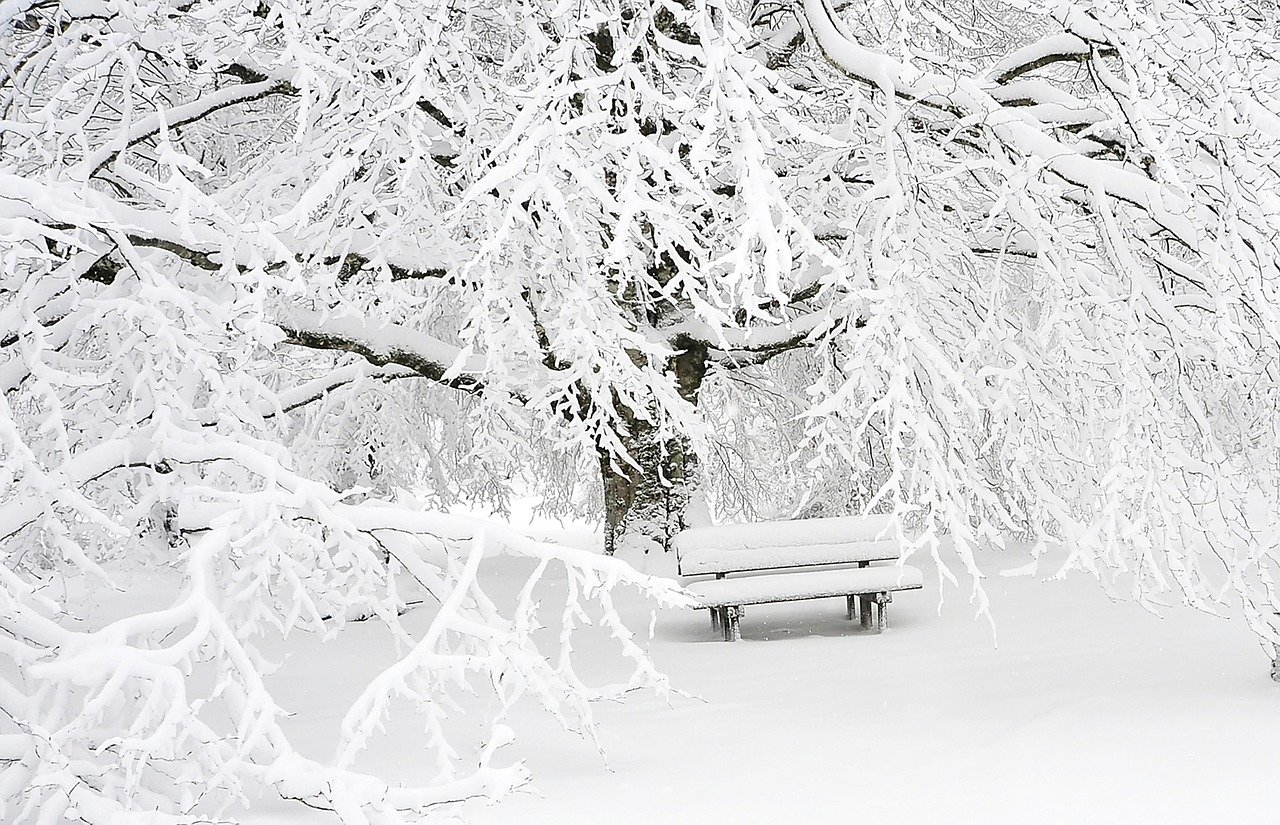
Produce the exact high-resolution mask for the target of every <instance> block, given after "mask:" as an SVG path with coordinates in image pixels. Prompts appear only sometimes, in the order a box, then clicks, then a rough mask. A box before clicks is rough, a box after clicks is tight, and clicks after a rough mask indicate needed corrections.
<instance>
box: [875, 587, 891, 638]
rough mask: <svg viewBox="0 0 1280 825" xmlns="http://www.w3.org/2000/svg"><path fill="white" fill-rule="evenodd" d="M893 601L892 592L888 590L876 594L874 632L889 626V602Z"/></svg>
mask: <svg viewBox="0 0 1280 825" xmlns="http://www.w3.org/2000/svg"><path fill="white" fill-rule="evenodd" d="M891 601H893V594H892V593H889V592H884V593H877V594H876V632H877V633H879V632H880V631H882V630H884V629H885V628H886V627H888V626H889V602H891Z"/></svg>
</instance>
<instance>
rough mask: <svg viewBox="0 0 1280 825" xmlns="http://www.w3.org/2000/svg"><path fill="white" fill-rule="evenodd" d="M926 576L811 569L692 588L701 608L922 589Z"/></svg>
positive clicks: (905, 571) (897, 570)
mask: <svg viewBox="0 0 1280 825" xmlns="http://www.w3.org/2000/svg"><path fill="white" fill-rule="evenodd" d="M923 586H924V576H923V575H922V574H921V573H920V571H919V570H918V569H917V568H915V567H909V566H907V565H903V566H901V567H899V566H898V565H896V564H895V565H890V566H886V567H857V568H851V569H847V570H810V571H805V572H801V573H775V574H772V575H767V576H743V577H741V578H736V579H715V580H712V581H702V582H697V583H695V584H691V585H688V586H687V587H686V588H685V589H687V590H688V591H689V592H690V593H692V594H693V595H694V597H695V598H697V599H698V606H699V607H721V606H725V605H738V606H741V605H748V604H768V603H770V602H789V601H801V600H803V599H822V598H827V597H829V596H847V595H851V594H861V593H880V592H886V591H895V590H919V589H920V588H921V587H923Z"/></svg>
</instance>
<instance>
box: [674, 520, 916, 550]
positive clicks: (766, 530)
mask: <svg viewBox="0 0 1280 825" xmlns="http://www.w3.org/2000/svg"><path fill="white" fill-rule="evenodd" d="M892 522H893V520H892V517H890V516H836V517H832V518H809V519H792V520H789V521H756V522H749V523H747V524H716V525H709V526H707V527H691V528H689V529H688V530H682V531H681V532H679V533H677V534H676V535H675V536H674V537H673V538H672V540H671V546H672V547H673V548H674V549H675V550H676V551H677V552H684V551H701V550H712V549H716V550H747V549H751V548H756V547H793V546H796V545H804V544H840V543H842V542H850V541H878V540H880V539H886V538H893V535H892V530H891V529H890V528H891V526H892Z"/></svg>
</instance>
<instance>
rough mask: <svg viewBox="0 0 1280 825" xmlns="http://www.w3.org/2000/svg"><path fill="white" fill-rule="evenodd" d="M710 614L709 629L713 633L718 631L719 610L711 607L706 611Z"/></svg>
mask: <svg viewBox="0 0 1280 825" xmlns="http://www.w3.org/2000/svg"><path fill="white" fill-rule="evenodd" d="M707 612H709V613H710V614H711V629H712V630H713V631H719V630H720V608H718V607H712V608H709V609H708V611H707Z"/></svg>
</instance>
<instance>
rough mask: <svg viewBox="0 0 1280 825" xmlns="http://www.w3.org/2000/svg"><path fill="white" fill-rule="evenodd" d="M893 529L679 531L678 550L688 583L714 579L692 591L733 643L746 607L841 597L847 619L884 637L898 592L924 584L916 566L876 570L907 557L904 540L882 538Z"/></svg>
mask: <svg viewBox="0 0 1280 825" xmlns="http://www.w3.org/2000/svg"><path fill="white" fill-rule="evenodd" d="M889 528H890V524H889V517H888V516H869V517H863V518H819V519H803V520H799V521H770V522H757V523H755V524H730V525H722V526H715V527H694V528H691V529H689V530H684V531H683V532H681V533H678V534H677V535H676V536H675V537H674V538H673V539H672V547H673V549H674V550H675V552H676V559H677V564H678V569H679V573H680V576H681V577H682V578H685V577H704V576H714V578H713V579H702V580H699V581H693V582H686V583H685V589H686V590H688V591H689V592H690V593H692V594H693V595H694V597H695V599H696V600H697V603H696V607H698V608H699V609H703V608H705V609H707V610H709V611H710V613H711V627H712V629H715V630H720V631H723V633H724V639H725V641H727V642H731V641H736V640H737V639H738V638H740V631H739V620H740V619H741V618H742V615H743V612H742V609H743V607H745V606H746V605H752V604H771V603H774V602H789V601H801V600H806V599H823V598H830V597H835V596H844V597H845V618H847V619H853V618H854V616H858V617H859V618H860V621H861V625H862V627H863V628H869V629H874V630H875V631H876V632H879V631H880V630H883V629H884V628H885V627H886V626H887V624H888V611H887V608H888V605H889V603H890V602H891V601H892V600H893V593H894V592H896V591H899V590H919V589H920V588H921V587H922V586H923V578H922V576H921V574H920V571H919V570H917V569H916V568H914V567H907V566H905V565H899V564H879V565H876V566H872V565H873V563H875V562H896V561H897V560H898V558H899V556H900V548H899V545H898V542H896V541H894V540H892V539H884V538H881V536H882V535H885V534H887V533H888V531H889ZM849 565H856V566H855V567H850V566H849ZM765 571H767V572H765ZM762 572H765V574H764V575H761V573H762ZM731 574H745V575H735V576H734V577H733V578H728V576H730V575H731Z"/></svg>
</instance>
